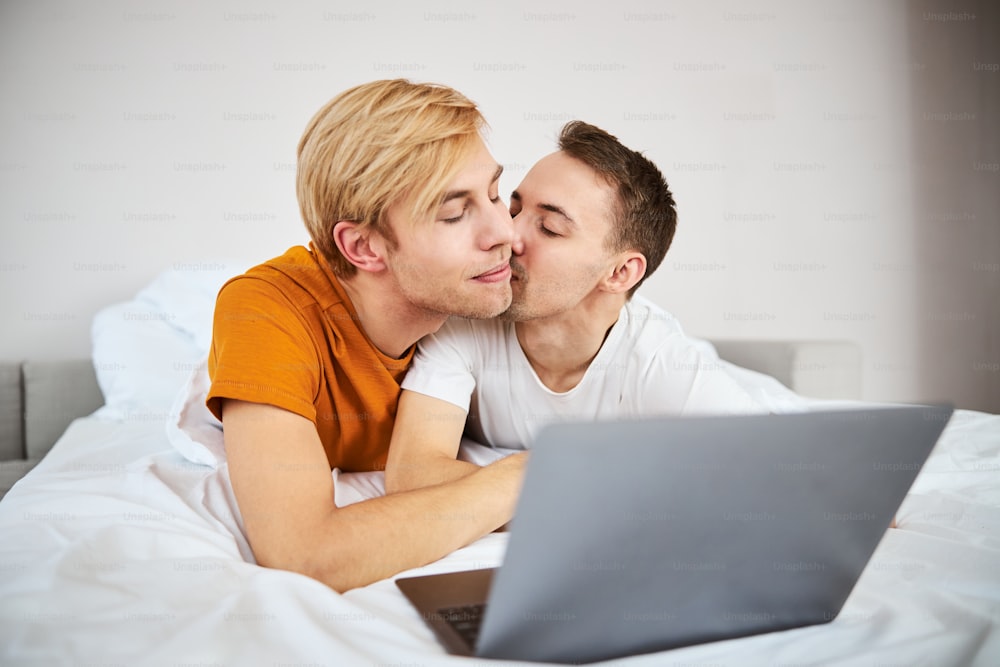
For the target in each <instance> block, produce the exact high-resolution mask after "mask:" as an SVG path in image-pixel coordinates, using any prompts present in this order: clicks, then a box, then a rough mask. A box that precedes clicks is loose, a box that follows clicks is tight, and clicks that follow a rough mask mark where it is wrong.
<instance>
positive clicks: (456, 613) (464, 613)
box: [438, 604, 486, 648]
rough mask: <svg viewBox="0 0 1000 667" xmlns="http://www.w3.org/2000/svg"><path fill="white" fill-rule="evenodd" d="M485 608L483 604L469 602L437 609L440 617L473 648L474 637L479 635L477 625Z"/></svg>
mask: <svg viewBox="0 0 1000 667" xmlns="http://www.w3.org/2000/svg"><path fill="white" fill-rule="evenodd" d="M485 610H486V605H485V604H470V605H463V606H461V607H446V608H444V609H439V610H438V613H439V614H441V618H443V619H444V620H445V621H447V622H448V625H450V626H451V627H452V628H454V630H455V632H457V633H458V634H459V635H461V637H462V639H464V640H465V642H466V643H467V644H468V645H469V648H475V646H476V639H477V638H478V637H479V625H480V624H481V623H482V621H483V612H484V611H485Z"/></svg>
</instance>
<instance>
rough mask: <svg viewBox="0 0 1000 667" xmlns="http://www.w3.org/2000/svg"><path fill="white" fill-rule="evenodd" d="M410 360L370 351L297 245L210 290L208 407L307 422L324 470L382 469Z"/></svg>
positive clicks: (338, 291) (329, 283)
mask: <svg viewBox="0 0 1000 667" xmlns="http://www.w3.org/2000/svg"><path fill="white" fill-rule="evenodd" d="M412 358H413V348H412V347H411V348H410V350H409V351H408V352H407V353H406V355H405V356H404V357H403V358H402V359H393V358H392V357H388V356H386V355H384V354H382V353H381V352H380V351H379V350H378V349H377V348H376V347H375V346H374V345H372V343H371V341H370V340H369V339H368V336H367V335H365V332H364V331H363V330H362V328H361V326H360V322H359V321H358V315H357V312H356V311H355V310H354V306H353V305H352V304H351V300H350V299H349V298H348V296H347V294H346V293H345V292H344V289H343V287H342V286H341V284H340V281H339V280H338V279H337V277H336V276H335V275H334V274H333V271H332V270H331V269H330V267H329V266H328V265H327V263H326V262H325V261H323V259H322V257H321V256H320V255H319V253H318V252H316V251H315V249H314V248H312V245H311V244H310V247H309V248H308V249H307V248H304V247H302V246H296V247H294V248H290V249H289V250H288V252H286V253H285V254H284V255H282V256H280V257H276V258H274V259H272V260H270V261H267V262H265V263H263V264H261V265H259V266H255V267H254V268H252V269H250V270H249V271H247V272H246V273H245V274H243V275H241V276H237V277H235V278H232V279H231V280H229V282H227V283H226V284H225V285H223V286H222V289H221V290H220V291H219V296H218V299H217V301H216V304H215V320H214V329H213V331H212V348H211V351H210V352H209V355H208V372H209V376H210V377H211V379H212V386H211V388H210V389H209V392H208V399H207V405H208V409H209V410H211V412H212V414H214V415H215V416H216V417H218V418H219V419H221V418H222V399H224V398H234V399H239V400H243V401H250V402H253V403H266V404H269V405H274V406H277V407H279V408H283V409H285V410H288V411H290V412H294V413H295V414H298V415H302V416H303V417H305V418H306V419H309V420H310V421H312V422H313V423H314V424H315V425H316V431H317V432H318V433H319V439H320V441H321V442H322V443H323V448H324V449H325V450H326V458H327V459H328V460H329V462H330V468H340V469H341V470H344V471H350V472H361V471H368V470H384V469H385V460H386V454H387V452H388V450H389V437H390V436H391V435H392V424H393V420H394V419H395V417H396V401H397V400H398V398H399V391H400V390H399V383H400V381H401V380H402V379H403V375H404V374H405V373H406V369H407V367H409V364H410V360H411V359H412Z"/></svg>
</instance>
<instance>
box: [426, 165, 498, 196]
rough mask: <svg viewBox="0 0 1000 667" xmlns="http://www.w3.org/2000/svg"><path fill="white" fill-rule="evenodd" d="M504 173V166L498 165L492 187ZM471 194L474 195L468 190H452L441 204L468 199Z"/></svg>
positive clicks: (491, 182)
mask: <svg viewBox="0 0 1000 667" xmlns="http://www.w3.org/2000/svg"><path fill="white" fill-rule="evenodd" d="M502 173H503V165H502V164H498V165H497V170H496V171H495V172H493V178H491V179H490V185H493V184H494V183H496V182H497V181H498V180H500V174H502ZM470 194H472V193H471V192H469V191H468V190H452V191H450V192H446V193H444V197H442V198H441V203H442V204H446V203H448V202H450V201H451V200H452V199H461V198H463V197H468V196H469V195H470Z"/></svg>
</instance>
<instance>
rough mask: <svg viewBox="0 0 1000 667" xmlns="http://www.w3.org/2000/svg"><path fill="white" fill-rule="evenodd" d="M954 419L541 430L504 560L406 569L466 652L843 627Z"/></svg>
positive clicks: (443, 631)
mask: <svg viewBox="0 0 1000 667" xmlns="http://www.w3.org/2000/svg"><path fill="white" fill-rule="evenodd" d="M951 413H952V409H951V408H950V407H944V406H903V407H885V408H867V409H863V410H854V409H851V410H837V411H823V412H808V413H796V414H783V415H756V416H726V417H675V418H654V419H640V420H629V421H613V422H596V423H595V422H587V423H559V424H552V425H549V426H546V427H544V428H543V429H542V430H541V431H540V432H539V434H538V437H537V439H536V443H535V445H534V446H533V448H532V454H531V458H530V459H529V462H528V467H527V471H526V473H525V480H524V486H523V488H522V492H521V496H520V498H519V501H518V507H517V513H516V516H515V518H514V520H513V522H512V524H511V528H510V537H509V542H508V546H507V552H506V555H505V557H504V561H503V564H502V565H501V567H499V568H497V569H495V570H473V571H468V572H453V573H446V574H438V575H430V576H421V577H406V578H399V579H397V581H396V584H397V585H398V587H399V588H400V590H401V591H402V592H403V593H404V594H405V595H406V596H407V598H409V600H410V601H411V602H412V603H413V605H414V606H415V607H416V608H417V610H418V611H420V613H421V615H422V617H423V618H424V620H425V621H426V622H427V623H428V624H429V625H430V627H431V628H432V629H433V631H434V632H435V634H436V635H437V637H438V639H439V640H440V641H441V643H442V644H443V645H444V646H445V648H446V649H447V650H448V651H449V652H451V653H455V654H459V655H474V656H478V657H483V658H501V659H509V660H532V661H544V662H561V663H580V662H593V661H597V660H606V659H611V658H616V657H621V656H626V655H634V654H640V653H648V652H653V651H662V650H666V649H671V648H677V647H681V646H688V645H692V644H699V643H703V642H711V641H717V640H722V639H730V638H735V637H743V636H748V635H754V634H759V633H764V632H772V631H776V630H786V629H790V628H797V627H802V626H808V625H814V624H819V623H826V622H829V621H832V620H833V619H834V618H835V617H836V616H837V614H838V613H839V612H840V609H841V607H842V606H843V604H844V601H845V600H846V599H847V597H848V595H849V594H850V592H851V590H852V589H853V587H854V585H855V583H856V582H857V580H858V578H859V577H860V576H861V573H862V571H863V570H864V568H865V565H866V564H867V563H868V560H869V558H870V557H871V555H872V553H873V552H874V551H875V548H876V547H877V546H878V543H879V541H880V540H881V538H882V535H883V534H884V533H885V532H886V529H887V528H888V527H889V524H890V522H891V521H892V519H893V517H894V515H895V513H896V510H897V509H898V508H899V506H900V504H901V503H902V501H903V498H904V497H905V495H906V493H907V491H908V490H909V488H910V486H911V484H912V483H913V480H914V478H915V477H916V476H917V473H918V472H919V471H920V468H921V466H922V465H923V464H924V461H925V460H926V459H927V456H928V455H929V454H930V452H931V449H932V448H933V447H934V444H935V442H936V441H937V439H938V437H939V436H940V434H941V431H942V430H943V429H944V427H945V424H946V423H947V422H948V419H949V418H950V416H951Z"/></svg>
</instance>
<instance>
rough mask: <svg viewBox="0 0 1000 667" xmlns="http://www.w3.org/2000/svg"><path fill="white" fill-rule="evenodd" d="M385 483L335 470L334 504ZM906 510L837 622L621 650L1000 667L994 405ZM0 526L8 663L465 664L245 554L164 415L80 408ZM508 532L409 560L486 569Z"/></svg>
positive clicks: (1, 652)
mask: <svg viewBox="0 0 1000 667" xmlns="http://www.w3.org/2000/svg"><path fill="white" fill-rule="evenodd" d="M378 481H379V480H378V479H377V478H372V477H371V476H360V477H357V478H350V479H349V478H346V477H342V478H341V479H340V480H338V494H339V495H338V500H340V501H342V502H344V501H345V499H346V498H348V497H349V496H350V497H352V498H357V497H363V496H365V495H370V494H371V493H373V492H376V491H377V489H378ZM605 492H608V493H611V492H613V490H611V489H606V490H605ZM899 523H900V527H899V528H898V529H894V530H890V531H889V532H888V533H887V534H886V536H885V538H884V540H883V541H882V543H881V545H880V546H879V548H878V550H877V551H876V553H875V556H874V558H873V559H872V561H871V562H870V563H869V566H868V568H867V569H866V571H865V573H864V574H863V576H862V577H861V580H860V581H859V582H858V584H857V586H856V587H855V589H854V592H853V593H852V594H851V596H850V598H849V600H848V602H847V604H846V606H845V607H844V609H843V611H842V612H841V614H840V616H839V617H838V618H837V619H836V620H834V621H833V622H832V623H829V624H825V625H821V626H813V627H809V628H802V629H797V630H791V631H786V632H780V633H772V634H768V635H761V636H757V637H750V638H744V639H738V640H731V641H725V642H718V643H714V644H706V645H701V646H694V647H689V648H684V649H678V650H674V651H671V652H668V653H659V654H651V655H646V656H637V657H634V658H630V659H628V660H625V661H622V663H623V664H630V665H631V664H634V665H678V666H679V665H701V666H707V665H769V666H773V665H865V666H871V665H912V664H921V665H935V666H938V665H967V664H977V665H996V664H1000V635H998V631H997V622H998V620H1000V417H997V416H991V415H983V414H980V413H972V412H964V411H959V412H957V413H956V415H955V417H954V418H953V420H952V422H951V424H950V425H949V426H948V428H947V429H946V431H945V434H944V436H943V437H942V440H941V441H940V443H939V444H938V446H937V448H936V449H935V451H934V453H933V454H932V455H931V458H930V460H929V462H928V463H927V465H926V466H925V468H924V470H923V471H922V472H921V473H920V476H919V477H918V479H917V482H916V483H915V485H914V487H913V489H912V491H911V493H910V495H909V496H908V497H907V499H906V501H905V502H904V504H903V506H902V508H901V510H900V513H899ZM0 535H2V539H0V663H2V664H5V665H20V664H31V665H35V664H39V665H41V664H44V665H78V664H120V665H140V664H158V665H160V664H162V665H180V664H186V665H288V664H295V665H390V664H392V665H414V664H419V665H437V664H458V663H459V662H462V663H465V661H464V660H462V659H459V658H452V657H449V656H447V655H445V654H444V652H443V650H442V649H441V648H440V647H439V645H438V644H437V643H436V641H435V640H434V638H433V636H432V635H431V632H430V630H428V629H427V628H426V627H425V626H424V624H423V622H422V621H421V619H420V617H419V616H418V614H417V612H416V611H415V610H414V609H412V608H411V607H410V605H409V604H408V603H407V602H406V600H405V599H404V598H403V597H402V595H401V594H400V593H399V592H398V591H397V589H396V587H395V585H394V584H393V582H392V581H390V580H386V581H380V582H377V583H375V584H372V585H371V586H367V587H365V588H361V589H357V590H353V591H350V592H348V593H346V594H343V595H340V594H337V593H335V592H334V591H332V590H330V589H329V588H327V587H326V586H324V585H323V584H321V583H319V582H317V581H314V580H311V579H309V578H307V577H304V576H301V575H297V574H292V573H289V572H282V571H278V570H269V569H264V568H261V567H258V566H257V565H255V564H254V563H253V559H252V556H251V553H250V550H249V548H248V546H247V542H246V539H245V538H244V536H243V534H242V532H241V529H240V526H239V520H238V515H237V512H236V504H235V502H234V500H233V497H232V494H231V492H230V489H229V486H228V482H227V477H226V468H225V465H224V464H223V465H222V466H221V467H219V468H218V469H212V468H209V467H206V466H200V465H196V464H192V463H189V462H187V461H185V460H184V459H183V458H181V457H180V455H179V454H178V453H177V452H176V451H175V450H173V449H172V448H171V446H170V445H169V444H168V442H167V439H166V437H165V435H164V429H163V424H162V422H160V421H158V420H156V421H151V422H148V423H146V422H125V423H120V422H109V421H101V420H99V419H97V418H95V417H89V418H85V419H80V420H77V421H76V422H74V423H73V424H72V425H71V427H70V428H69V430H68V431H67V432H66V434H65V435H64V436H63V438H62V439H61V440H60V441H59V443H58V444H57V445H56V446H55V448H54V449H53V450H52V452H51V453H50V454H49V456H48V457H47V458H46V459H45V460H44V461H43V462H42V463H41V464H40V465H39V466H38V467H37V468H36V469H35V470H34V471H32V472H31V473H30V474H29V475H28V476H27V477H26V478H25V479H24V480H22V481H21V482H20V483H18V484H17V485H16V486H15V487H14V489H13V490H12V491H11V492H10V493H9V494H8V495H7V496H6V498H5V499H4V500H3V501H2V502H0ZM506 539H507V536H506V535H505V534H492V535H489V536H487V537H485V538H483V539H481V540H479V541H478V542H475V543H474V544H472V545H470V546H469V547H466V548H464V549H461V550H459V551H457V552H455V553H454V554H452V555H450V556H448V557H447V558H444V559H442V560H441V561H438V562H436V563H433V564H431V565H428V566H427V567H424V568H420V569H419V570H414V571H410V572H409V573H408V574H412V573H414V572H421V573H425V572H426V573H429V572H442V571H449V570H462V569H472V568H481V567H488V566H494V565H497V564H498V563H499V562H500V560H501V559H502V556H503V551H504V547H505V545H506ZM491 664H492V663H491Z"/></svg>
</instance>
